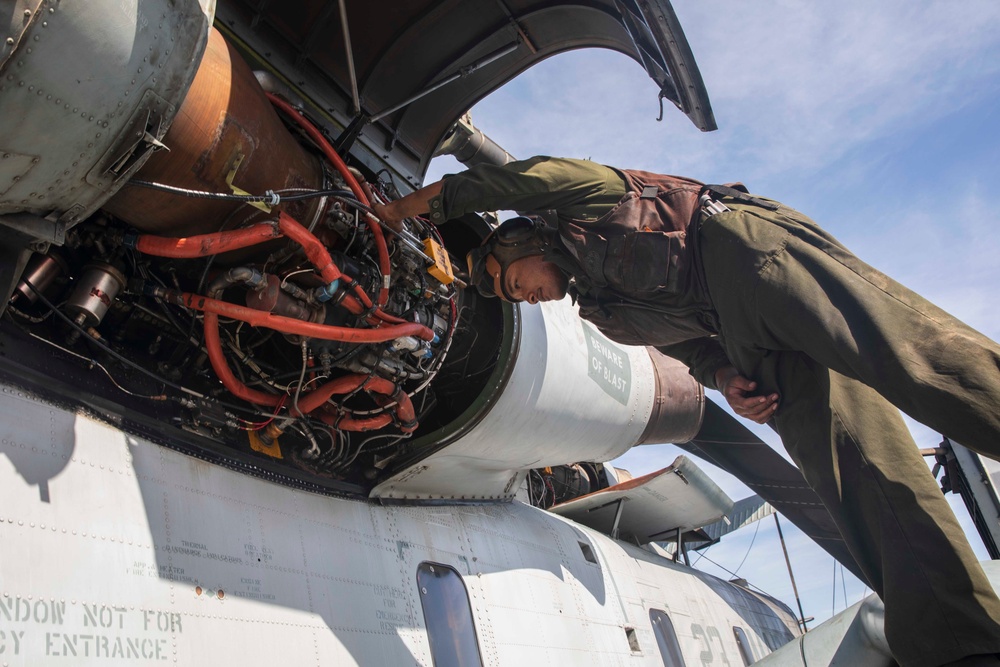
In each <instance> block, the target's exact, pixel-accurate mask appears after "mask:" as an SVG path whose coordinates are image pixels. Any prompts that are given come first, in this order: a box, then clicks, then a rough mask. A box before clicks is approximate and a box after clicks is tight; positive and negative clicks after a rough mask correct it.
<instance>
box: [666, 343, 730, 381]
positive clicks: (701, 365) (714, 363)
mask: <svg viewBox="0 0 1000 667" xmlns="http://www.w3.org/2000/svg"><path fill="white" fill-rule="evenodd" d="M656 349H657V350H659V351H660V352H662V353H663V354H665V355H667V356H668V357H673V358H674V359H677V360H678V361H681V362H683V363H684V364H685V365H686V366H687V367H688V370H689V372H690V373H691V376H692V377H694V379H695V380H697V381H698V382H700V383H702V384H703V385H705V386H706V387H708V388H709V389H718V387H716V386H715V371H717V370H719V369H720V368H722V367H723V366H729V365H731V364H732V362H731V361H729V357H728V356H726V352H725V351H724V350H723V349H722V345H720V344H719V340H718V339H717V338H716V337H715V336H706V337H704V338H694V339H692V340H685V341H682V342H680V343H674V344H673V345H661V346H659V347H657V348H656Z"/></svg>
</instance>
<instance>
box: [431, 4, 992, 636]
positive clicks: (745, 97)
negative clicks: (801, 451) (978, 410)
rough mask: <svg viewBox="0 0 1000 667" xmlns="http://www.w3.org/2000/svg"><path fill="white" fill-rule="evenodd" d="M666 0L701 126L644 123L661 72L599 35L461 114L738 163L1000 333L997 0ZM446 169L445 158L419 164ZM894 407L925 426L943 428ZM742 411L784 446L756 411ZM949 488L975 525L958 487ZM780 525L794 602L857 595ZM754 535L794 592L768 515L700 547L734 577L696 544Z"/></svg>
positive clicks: (737, 543)
mask: <svg viewBox="0 0 1000 667" xmlns="http://www.w3.org/2000/svg"><path fill="white" fill-rule="evenodd" d="M674 8H675V10H676V11H677V14H678V16H679V18H680V20H681V23H682V25H683V26H684V29H685V32H686V34H687V37H688V40H689V42H690V43H691V48H692V50H693V52H694V54H695V58H696V59H697V61H698V64H699V66H700V68H701V72H702V76H703V77H704V79H705V83H706V86H707V88H708V91H709V95H710V97H711V99H712V104H713V107H714V111H715V116H716V119H717V121H718V124H719V127H720V129H719V130H718V131H716V132H712V133H707V134H706V133H701V132H699V131H698V130H697V129H696V128H695V127H694V126H693V125H692V124H691V123H690V122H689V121H688V120H687V118H685V117H684V116H683V115H682V114H681V113H680V112H678V111H676V110H675V109H673V108H668V109H667V110H666V111H667V113H666V114H665V117H664V120H663V122H662V123H657V122H656V116H657V115H658V105H657V100H656V88H655V86H654V85H653V84H652V82H651V81H650V80H649V79H648V78H647V77H646V75H645V73H644V72H643V70H642V69H641V68H640V67H639V66H638V65H636V64H635V63H634V62H633V61H631V60H630V59H628V58H626V57H624V56H622V55H620V54H617V53H612V52H608V51H599V50H587V51H579V52H574V53H570V54H563V55H560V56H557V57H555V58H552V59H550V60H548V61H546V62H544V63H542V64H540V65H538V66H536V67H535V68H533V69H532V70H530V71H529V72H527V73H525V74H523V75H522V76H520V77H518V78H517V79H516V80H515V81H513V82H511V83H509V84H508V85H507V86H505V87H504V88H503V89H501V90H500V91H497V92H496V93H494V94H493V95H491V96H490V97H489V98H487V99H486V100H484V101H483V102H481V103H480V104H479V105H477V106H476V107H475V108H474V109H473V110H472V114H473V121H474V122H475V124H476V125H477V126H478V127H480V128H482V129H483V130H484V131H485V132H486V133H487V134H489V135H490V136H491V137H492V138H494V139H495V140H496V141H497V142H498V143H499V144H500V145H502V146H503V147H504V148H506V149H507V150H508V151H510V152H511V153H512V154H513V155H515V156H518V157H529V156H531V155H535V154H549V155H559V156H567V157H579V158H590V159H593V160H595V161H598V162H602V163H605V164H610V165H614V166H619V167H623V168H632V169H647V170H650V171H657V172H660V173H672V174H680V175H685V176H691V177H694V178H697V179H699V180H702V181H707V182H727V181H737V180H738V181H742V182H744V183H746V184H747V185H748V186H749V187H750V189H751V191H754V192H758V193H760V194H763V195H766V196H768V197H771V198H774V199H779V200H781V201H783V202H784V203H786V204H788V205H790V206H793V207H795V208H798V209H799V210H801V211H803V212H804V213H806V214H807V215H809V216H810V217H812V218H813V219H815V220H816V221H817V222H819V223H820V224H821V225H823V226H824V227H825V228H826V229H828V230H829V231H831V232H832V233H833V234H834V235H836V236H837V237H838V238H839V239H840V240H841V241H842V242H844V243H845V244H846V245H847V246H848V247H849V248H851V249H852V250H853V251H854V252H855V253H856V254H857V255H858V256H860V257H861V258H862V259H864V260H865V261H867V262H869V263H870V264H873V265H874V266H876V267H877V268H879V269H881V270H883V271H884V272H886V273H887V274H889V275H890V276H892V277H893V278H895V279H897V280H898V281H900V282H902V283H903V284H905V285H907V286H909V287H910V288H912V289H914V290H915V291H917V292H918V293H920V294H922V295H923V296H925V297H927V298H929V299H930V300H932V301H934V302H935V303H937V304H938V305H940V306H942V307H944V308H945V309H946V310H948V311H950V312H951V313H952V314H954V315H956V316H958V317H959V318H961V319H963V320H965V321H966V322H968V323H969V324H971V325H972V326H974V327H975V328H977V329H979V330H980V331H982V332H983V333H985V334H986V335H988V336H989V337H991V338H993V339H994V340H998V339H1000V309H998V308H997V301H998V297H997V287H998V286H1000V261H998V257H1000V212H998V210H997V208H996V207H995V206H994V205H993V202H992V199H993V197H992V195H991V192H993V190H994V189H995V188H996V184H997V182H998V180H1000V130H998V129H997V128H998V125H1000V111H998V109H1000V3H997V2H995V1H990V0H984V1H976V0H964V1H961V2H959V1H952V2H945V1H939V2H920V3H914V2H910V1H905V0H882V1H880V2H877V3H873V2H860V1H856V0H845V1H841V2H836V3H832V2H831V3H814V2H805V1H791V0H781V1H775V2H770V3H751V2H736V1H735V0H725V1H723V0H715V1H708V0H675V2H674ZM460 169H461V166H460V165H458V163H456V162H455V161H454V160H450V159H439V160H436V161H435V162H434V163H432V166H431V171H430V173H429V174H428V179H429V180H432V179H435V178H437V177H438V176H440V175H441V174H443V173H447V172H450V171H458V170H460ZM908 424H910V426H911V430H912V431H913V433H914V437H915V439H916V440H917V442H918V444H919V445H920V446H922V447H930V446H933V445H935V444H936V443H937V442H938V441H939V437H938V436H937V435H936V434H934V433H933V432H930V431H929V430H928V429H926V428H924V427H922V426H920V425H919V424H916V423H915V422H913V421H908ZM755 431H756V432H757V433H759V434H760V435H761V437H762V438H764V439H765V440H766V441H768V442H769V443H770V444H772V445H773V446H775V447H776V448H777V449H779V450H781V446H780V443H779V441H778V440H777V438H776V437H775V436H774V435H773V434H772V433H771V432H770V431H769V430H768V429H766V428H756V429H755ZM677 453H678V450H677V449H676V448H674V447H672V446H669V445H663V446H645V447H641V448H636V449H634V450H632V451H631V452H629V453H628V454H626V455H625V456H624V457H622V458H621V459H620V460H619V461H618V462H617V463H616V465H619V466H620V467H625V468H628V469H630V470H631V471H632V472H634V473H636V474H641V473H644V472H649V471H651V470H655V469H658V468H660V467H663V466H665V465H668V464H669V463H670V462H672V461H673V458H674V456H676V454H677ZM705 466H706V467H708V468H710V466H708V464H705ZM718 481H719V483H720V484H721V485H722V486H723V488H725V489H726V491H727V492H729V493H730V495H732V496H733V497H734V498H740V497H743V496H744V495H749V492H748V491H747V490H746V488H745V487H742V485H741V484H739V482H737V481H736V480H734V479H732V478H731V477H729V476H727V475H725V474H724V473H721V471H720V472H719V476H718ZM953 506H954V507H956V508H957V511H958V512H959V516H960V518H961V519H962V520H963V522H965V524H966V525H970V524H968V522H967V519H966V517H965V516H964V509H962V508H961V504H960V502H953ZM783 527H784V528H785V535H786V540H787V542H788V544H789V549H790V551H791V553H792V566H793V568H794V569H795V572H796V577H797V582H798V586H799V592H800V594H801V595H802V599H803V606H804V607H805V614H806V616H807V617H808V616H814V617H816V619H817V620H822V619H825V618H827V617H829V616H830V613H831V611H833V610H834V609H836V610H837V611H839V610H841V609H843V608H844V606H845V603H844V597H845V591H844V588H846V600H847V602H848V603H849V604H853V603H854V602H856V601H858V600H859V599H860V598H861V596H862V594H863V593H864V586H863V585H862V584H861V583H860V582H858V581H857V580H856V579H854V578H853V577H851V575H850V574H848V575H847V577H848V579H847V581H846V584H842V583H841V580H840V578H839V577H840V570H839V568H837V573H836V574H837V577H838V580H837V584H836V587H835V588H834V586H833V577H834V569H835V566H834V563H833V560H832V559H831V558H829V557H828V556H826V554H825V553H824V552H822V551H821V550H820V549H819V548H818V547H815V546H814V545H813V544H812V543H811V542H810V541H809V540H808V538H806V537H805V536H804V535H802V534H801V533H800V532H798V531H797V530H795V529H794V527H792V526H791V525H790V524H789V523H788V522H783ZM968 530H971V525H970V527H969V529H968ZM755 531H756V536H755ZM751 542H752V544H753V546H752V549H751ZM972 542H973V546H974V547H975V548H976V549H977V553H979V554H980V557H982V558H985V557H986V554H985V550H984V549H983V548H982V545H981V543H980V541H979V539H978V537H977V536H975V535H973V537H972ZM748 551H749V557H747V558H746V562H745V563H744V564H743V565H742V568H741V569H739V574H740V575H741V576H743V577H746V578H747V579H748V580H749V581H750V582H751V583H753V584H755V585H757V586H758V587H760V588H761V589H763V590H765V591H767V592H769V593H771V594H772V595H775V596H777V597H779V598H781V599H782V600H784V601H785V602H786V603H788V604H789V605H791V606H793V607H794V598H793V596H792V592H791V586H790V584H789V582H788V574H787V572H786V570H785V567H784V563H783V560H782V558H781V555H780V547H779V545H778V543H777V535H776V531H775V527H774V521H773V520H771V519H768V520H766V521H764V522H761V523H760V525H759V528H758V527H755V526H751V527H748V528H745V529H743V530H741V531H739V532H737V533H734V534H731V535H729V536H727V537H726V538H725V539H724V541H723V542H722V543H721V544H719V545H716V546H713V547H712V548H710V549H709V550H708V551H707V552H706V557H705V558H703V559H701V560H700V561H698V563H697V566H698V567H699V568H701V569H704V570H706V571H708V572H711V573H713V574H718V575H720V576H723V577H727V578H728V575H727V574H726V573H725V572H724V571H723V570H720V569H718V568H716V567H715V566H714V565H713V564H712V563H710V562H708V561H709V559H711V560H712V561H715V562H716V563H718V564H720V565H722V566H724V567H726V568H728V569H729V570H734V571H735V570H736V569H737V568H738V566H740V563H741V561H742V560H743V559H744V557H745V556H746V554H747V553H748ZM698 558H699V557H698V556H697V555H695V556H694V559H698ZM834 590H836V599H834Z"/></svg>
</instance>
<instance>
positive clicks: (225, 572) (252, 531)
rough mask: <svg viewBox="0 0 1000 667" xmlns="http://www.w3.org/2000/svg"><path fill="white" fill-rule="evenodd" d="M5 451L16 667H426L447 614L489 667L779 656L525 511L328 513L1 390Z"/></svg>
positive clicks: (674, 572) (681, 589)
mask: <svg viewBox="0 0 1000 667" xmlns="http://www.w3.org/2000/svg"><path fill="white" fill-rule="evenodd" d="M0 434H2V437H0V664H3V665H11V666H13V665H44V664H50V665H68V664H106V663H116V664H183V665H190V664H213V665H218V664H243V665H257V664H260V665H263V664H278V663H279V662H280V664H293V665H297V664H336V665H348V664H361V665H408V664H417V665H430V664H433V659H432V653H431V651H432V643H434V642H435V641H436V642H437V645H438V646H439V647H440V646H441V645H442V642H445V643H447V642H451V641H452V640H453V639H454V640H455V641H458V639H455V638H454V637H446V638H444V639H442V638H441V636H440V631H439V630H437V631H436V632H438V633H439V635H438V636H437V637H429V635H428V627H429V626H433V625H435V623H434V621H437V622H438V625H440V621H441V620H442V618H441V617H440V616H439V615H440V614H444V617H445V618H444V620H445V622H446V624H447V623H448V622H452V627H453V628H457V629H454V633H455V635H456V636H458V635H460V634H462V633H472V641H474V645H475V646H478V650H479V652H480V655H481V659H482V663H483V664H485V665H518V664H523V663H526V662H527V661H531V664H551V665H578V664H579V665H583V664H602V665H604V664H615V665H616V664H626V663H628V664H649V665H662V664H664V661H663V659H662V658H661V653H660V649H659V648H658V642H657V637H656V635H655V633H654V628H653V624H652V623H651V611H652V610H659V611H661V612H665V613H666V614H667V615H668V617H669V619H670V621H671V623H672V625H673V628H674V631H675V632H676V635H677V640H678V643H679V646H680V648H681V651H682V652H683V656H684V659H685V661H686V664H688V665H699V664H708V665H727V664H728V665H734V666H735V665H740V664H743V663H742V661H741V657H740V652H739V648H738V646H737V640H736V637H735V635H734V628H735V627H739V628H741V629H742V630H743V632H744V633H745V635H746V637H747V638H748V643H749V649H750V650H751V651H752V654H753V656H754V657H756V658H760V657H762V656H763V655H764V654H766V653H768V652H769V651H770V649H769V648H768V647H767V645H766V644H765V640H764V638H763V637H762V636H761V635H759V634H758V632H757V631H756V630H755V628H754V627H753V626H752V625H751V623H750V620H748V619H750V614H748V613H747V612H746V610H744V611H743V613H742V615H741V613H740V610H739V608H738V607H734V606H732V605H731V604H729V602H727V601H725V600H724V599H723V597H721V596H720V594H719V592H718V591H720V590H723V591H725V590H729V591H730V595H734V594H732V593H731V591H734V590H737V589H736V587H734V586H732V585H730V584H728V583H726V582H721V581H718V580H712V579H710V578H708V577H707V576H706V575H703V574H700V573H697V572H695V571H693V570H691V569H689V568H687V567H684V566H683V565H679V564H675V563H673V562H671V561H669V560H667V559H664V558H661V557H660V556H657V555H654V554H652V553H650V552H648V551H646V550H643V549H640V548H638V547H633V546H630V545H626V544H622V543H620V542H616V541H613V540H611V539H610V538H608V537H606V536H604V535H601V534H599V533H596V532H594V531H591V530H589V529H587V528H584V527H582V526H579V525H577V524H575V523H572V522H570V521H568V520H565V519H563V518H561V517H558V516H554V515H552V514H550V513H547V512H544V511H542V510H539V509H536V508H533V507H530V506H528V505H524V504H522V503H519V502H512V503H492V504H482V505H438V506H382V505H378V504H373V503H371V502H368V501H363V500H349V499H342V498H333V497H326V496H321V495H316V494H311V493H307V492H303V491H298V490H294V489H289V488H286V487H282V486H279V485H275V484H271V483H268V482H266V481H262V480H260V479H256V478H252V477H248V476H246V475H243V474H239V473H236V472H234V471H231V470H228V469H225V468H222V467H219V466H215V465H211V464H208V463H205V462H203V461H200V460H198V459H195V458H191V457H188V456H185V455H182V454H179V453H176V452H174V451H171V450H169V449H167V448H164V447H163V446H161V445H157V444H154V443H151V442H148V441H144V440H142V439H138V438H135V437H133V436H130V435H128V434H126V433H124V432H123V431H121V430H119V429H117V428H115V427H114V426H112V425H109V424H107V423H104V422H101V421H97V420H94V419H92V418H90V417H87V416H83V415H78V414H75V413H74V412H71V411H68V410H64V409H62V408H60V407H56V406H53V405H50V404H47V403H45V402H42V401H40V400H38V399H37V398H36V397H33V396H31V395H28V394H26V393H25V392H23V391H19V390H18V389H15V388H11V387H6V386H5V387H3V388H2V392H0ZM429 571H433V572H437V573H441V572H445V573H447V574H448V575H449V577H450V580H451V582H452V584H453V583H454V582H456V581H457V582H460V583H461V584H462V585H461V586H460V587H459V590H460V591H461V590H464V595H466V596H467V599H468V602H467V603H465V602H464V600H462V599H461V596H460V598H459V599H458V611H457V612H456V611H454V604H455V602H456V601H455V599H452V600H450V601H449V600H447V599H444V598H442V595H444V597H445V598H447V595H448V594H447V591H445V593H442V592H441V590H439V589H436V588H435V587H434V586H431V587H430V589H428V586H427V585H426V576H427V573H428V572H429ZM419 572H422V573H423V574H422V575H420V576H422V577H424V579H422V580H420V581H418V573H419ZM447 578H448V577H445V579H447ZM446 588H447V587H446ZM452 592H454V589H452ZM746 595H748V596H749V595H750V594H749V593H747V594H746ZM737 597H739V595H737ZM462 604H467V605H468V609H469V610H471V618H472V619H473V622H472V624H471V626H469V627H463V626H461V623H460V619H461V617H462V615H463V612H462V610H461V606H462ZM435 605H436V606H435ZM442 605H444V606H442ZM449 605H451V606H449ZM761 607H763V605H761ZM449 609H451V610H452V611H449ZM441 610H444V611H441ZM453 613H454V616H453ZM464 613H465V614H466V615H468V611H466V612H464ZM429 614H432V615H434V618H432V619H429V618H428V615H429ZM455 619H459V620H455ZM778 619H779V617H778V616H774V618H772V619H771V621H772V622H778ZM757 620H758V621H759V620H760V619H757ZM786 620H787V619H786ZM778 624H779V625H780V622H779V623H778ZM431 630H432V632H434V631H435V630H434V629H433V628H431ZM772 643H773V641H772ZM668 664H669V663H668Z"/></svg>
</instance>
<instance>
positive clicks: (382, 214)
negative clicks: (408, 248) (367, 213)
mask: <svg viewBox="0 0 1000 667" xmlns="http://www.w3.org/2000/svg"><path fill="white" fill-rule="evenodd" d="M372 209H373V210H374V211H375V217H377V218H378V219H379V220H381V221H382V222H384V223H385V225H386V227H388V228H389V229H391V230H392V231H394V232H396V233H397V234H398V233H399V232H401V231H403V219H402V218H401V217H399V216H398V215H397V214H396V212H395V210H394V207H393V203H392V202H389V203H388V204H376V203H374V202H373V203H372Z"/></svg>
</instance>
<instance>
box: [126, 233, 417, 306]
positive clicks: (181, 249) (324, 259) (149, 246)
mask: <svg viewBox="0 0 1000 667" xmlns="http://www.w3.org/2000/svg"><path fill="white" fill-rule="evenodd" d="M282 235H285V236H287V237H288V238H290V239H292V240H293V241H295V242H296V243H298V244H299V245H300V246H302V248H303V250H305V252H306V256H307V257H308V258H309V260H310V262H312V264H313V266H315V267H316V268H317V269H318V270H319V271H320V274H321V275H322V276H323V279H324V280H326V281H327V282H328V283H331V282H333V281H334V280H338V279H339V278H342V277H343V276H344V274H343V273H341V271H340V269H339V268H338V267H337V265H336V264H335V263H334V262H333V258H332V257H331V256H330V253H329V252H328V251H327V250H326V247H325V246H324V245H323V244H322V242H320V240H319V239H317V238H316V236H315V235H313V233H312V232H310V231H309V230H308V229H306V228H305V227H303V226H302V224H301V223H299V222H298V221H296V220H295V219H294V218H292V217H291V216H289V215H287V214H285V213H280V214H279V216H278V227H277V229H276V228H275V227H274V225H271V224H267V223H265V224H260V225H254V226H253V227H248V228H246V229H234V230H231V231H227V232H217V233H214V234H201V235H199V236H189V237H187V238H171V237H163V236H153V235H151V234H142V235H140V236H139V238H138V240H137V241H136V246H135V247H136V250H138V251H139V252H142V253H145V254H147V255H153V256H156V257H172V258H180V259H191V258H196V257H208V256H209V255H217V254H220V253H223V252H227V251H229V250H238V249H240V248H246V247H249V246H252V245H256V244H258V243H263V242H264V241H270V240H271V239H275V238H279V237H280V236H282ZM352 290H353V292H354V293H355V295H356V297H355V298H357V299H358V301H360V303H358V301H355V300H354V298H350V299H345V300H344V301H343V302H342V304H341V305H343V306H344V307H345V308H347V310H349V311H350V312H352V313H354V314H355V315H360V314H361V313H363V312H365V311H366V310H369V309H371V308H372V300H371V299H370V298H369V297H368V295H367V294H366V293H365V291H364V289H362V287H361V286H360V285H358V284H356V283H355V284H354V285H353V286H352ZM374 314H375V315H376V316H377V317H378V318H379V319H380V320H382V321H384V322H390V323H393V324H403V323H405V320H403V319H400V318H398V317H395V316H393V315H389V314H388V313H386V312H384V311H382V310H381V309H376V310H375V313H374Z"/></svg>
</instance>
